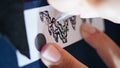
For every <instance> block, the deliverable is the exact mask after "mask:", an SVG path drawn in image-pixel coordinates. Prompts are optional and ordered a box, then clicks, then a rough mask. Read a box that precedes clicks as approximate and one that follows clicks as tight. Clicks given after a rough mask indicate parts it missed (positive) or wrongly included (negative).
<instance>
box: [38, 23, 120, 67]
mask: <svg viewBox="0 0 120 68" xmlns="http://www.w3.org/2000/svg"><path fill="white" fill-rule="evenodd" d="M98 23H99V22H98ZM80 32H81V34H82V37H83V38H84V39H85V41H86V42H87V43H89V44H90V45H91V46H92V47H93V48H94V49H95V50H96V51H97V53H98V54H99V56H100V57H101V59H102V60H103V61H104V62H105V63H106V65H107V66H108V68H119V67H120V66H119V65H120V49H119V47H118V46H117V45H116V44H115V43H114V42H113V41H112V40H111V39H110V38H109V37H108V36H107V35H105V34H104V33H103V32H101V31H99V30H98V29H96V28H95V27H92V26H91V25H89V24H82V25H81V28H80ZM40 57H41V59H42V61H43V62H44V64H45V65H46V66H47V67H50V68H88V67H87V66H86V65H84V64H83V63H81V62H80V61H78V60H76V59H75V58H74V57H73V56H72V55H71V54H69V53H68V52H67V51H65V50H64V49H62V48H61V47H59V46H58V45H57V44H54V43H48V44H46V45H45V46H44V47H43V48H42V50H41V53H40Z"/></svg>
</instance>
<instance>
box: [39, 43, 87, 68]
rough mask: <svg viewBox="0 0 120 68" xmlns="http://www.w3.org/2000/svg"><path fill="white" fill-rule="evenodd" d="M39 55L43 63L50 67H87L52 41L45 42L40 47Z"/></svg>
mask: <svg viewBox="0 0 120 68" xmlns="http://www.w3.org/2000/svg"><path fill="white" fill-rule="evenodd" d="M40 56H41V59H42V61H43V62H44V64H45V65H46V66H47V67H50V68H87V66H85V65H84V64H82V63H81V62H79V61H77V60H76V59H75V58H74V57H73V56H72V55H70V54H69V53H68V52H66V51H65V50H64V49H62V48H61V47H59V46H58V45H56V44H54V43H49V44H46V45H45V46H44V47H43V48H42V50H41V54H40Z"/></svg>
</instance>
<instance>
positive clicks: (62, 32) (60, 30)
mask: <svg viewBox="0 0 120 68" xmlns="http://www.w3.org/2000/svg"><path fill="white" fill-rule="evenodd" d="M39 15H40V19H41V21H42V22H43V23H45V24H47V25H48V32H49V34H50V35H51V36H53V38H54V39H55V41H56V42H59V41H58V40H59V38H60V39H61V40H62V42H63V43H67V36H68V31H69V28H68V26H69V22H70V23H71V25H72V28H73V30H75V28H76V16H72V17H69V18H68V19H66V20H63V23H60V22H59V21H56V19H55V18H54V17H50V14H49V12H48V11H43V12H40V13H39ZM81 20H82V22H83V23H85V22H89V23H90V24H91V22H92V19H81Z"/></svg>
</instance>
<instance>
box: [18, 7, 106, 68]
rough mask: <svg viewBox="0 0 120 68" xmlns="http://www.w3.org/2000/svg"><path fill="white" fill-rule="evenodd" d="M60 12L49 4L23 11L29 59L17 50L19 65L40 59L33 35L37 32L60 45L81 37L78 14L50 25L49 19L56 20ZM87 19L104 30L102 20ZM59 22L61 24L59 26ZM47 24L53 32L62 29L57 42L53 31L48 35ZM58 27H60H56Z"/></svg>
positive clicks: (67, 44) (80, 22)
mask: <svg viewBox="0 0 120 68" xmlns="http://www.w3.org/2000/svg"><path fill="white" fill-rule="evenodd" d="M61 14H62V13H60V12H58V11H57V10H55V9H54V8H52V7H51V6H44V7H38V8H34V9H29V10H25V11H24V16H25V25H26V31H27V39H28V44H29V49H30V57H31V59H28V58H27V57H25V56H24V55H22V54H21V53H20V52H19V51H17V52H16V54H17V58H18V65H19V66H20V67H22V66H25V65H27V64H29V63H32V62H34V61H36V60H38V59H40V55H39V52H38V51H37V49H36V47H35V37H36V36H37V34H38V33H42V34H44V35H45V37H46V40H47V42H54V43H57V44H58V45H60V46H61V47H66V46H69V45H70V44H73V43H75V42H77V41H79V40H81V39H82V37H81V35H80V31H79V30H80V24H82V23H83V22H82V21H83V20H82V19H81V18H80V17H79V16H72V17H70V18H68V19H67V20H61V21H59V22H54V23H53V24H52V25H51V21H52V20H56V19H57V18H58V17H59V16H60V15H61ZM42 19H43V21H42ZM65 21H68V23H65ZM87 21H88V23H89V22H90V21H91V24H92V25H93V26H95V27H97V28H98V29H99V30H101V31H104V22H103V20H102V19H100V18H95V19H87ZM48 22H49V23H48ZM71 23H73V24H71ZM60 24H61V25H62V26H60ZM65 24H68V25H65ZM63 25H64V26H63ZM48 26H52V27H53V28H51V29H52V30H51V32H55V30H56V31H57V32H58V33H61V32H60V30H61V31H63V32H62V35H61V37H62V39H61V38H60V34H59V35H58V39H57V37H56V39H57V41H58V42H56V41H55V37H53V33H52V34H51V35H50V33H49V31H48V28H50V27H48ZM56 26H57V27H56ZM58 27H59V28H60V29H58ZM63 28H64V29H63ZM66 28H67V29H66ZM65 30H67V31H65ZM54 35H57V34H54ZM62 40H64V41H62Z"/></svg>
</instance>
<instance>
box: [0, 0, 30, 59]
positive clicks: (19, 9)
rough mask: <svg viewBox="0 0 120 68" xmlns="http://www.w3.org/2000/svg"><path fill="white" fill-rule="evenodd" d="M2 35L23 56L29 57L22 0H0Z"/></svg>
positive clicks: (0, 27) (0, 29) (0, 31)
mask: <svg viewBox="0 0 120 68" xmlns="http://www.w3.org/2000/svg"><path fill="white" fill-rule="evenodd" d="M0 33H1V34H3V35H5V36H6V37H8V39H9V40H10V42H11V43H12V44H13V46H14V47H15V48H17V49H18V50H19V51H20V52H21V53H22V54H24V55H25V56H27V57H29V58H30V56H29V48H28V43H27V38H26V30H25V23H24V16H23V2H22V0H0Z"/></svg>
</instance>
